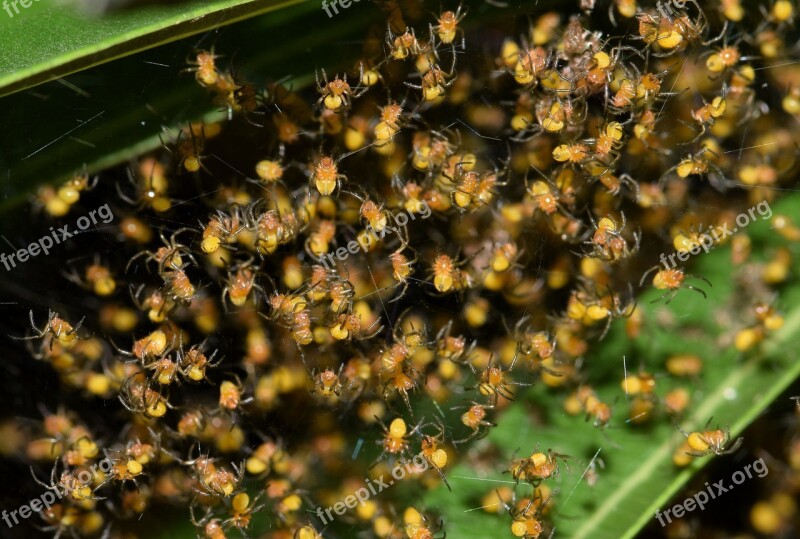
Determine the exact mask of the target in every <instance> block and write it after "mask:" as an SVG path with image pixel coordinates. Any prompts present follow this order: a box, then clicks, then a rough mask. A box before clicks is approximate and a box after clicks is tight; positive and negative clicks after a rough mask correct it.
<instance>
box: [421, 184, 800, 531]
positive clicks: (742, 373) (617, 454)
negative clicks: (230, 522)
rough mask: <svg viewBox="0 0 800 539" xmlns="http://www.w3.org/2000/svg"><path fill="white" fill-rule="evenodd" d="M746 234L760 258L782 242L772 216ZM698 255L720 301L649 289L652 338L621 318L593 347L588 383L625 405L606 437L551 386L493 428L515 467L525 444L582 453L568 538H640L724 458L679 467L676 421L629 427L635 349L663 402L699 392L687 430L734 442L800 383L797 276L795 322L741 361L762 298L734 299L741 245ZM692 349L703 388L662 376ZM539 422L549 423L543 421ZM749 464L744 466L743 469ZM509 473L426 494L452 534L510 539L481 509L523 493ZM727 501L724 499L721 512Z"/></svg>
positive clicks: (791, 297)
mask: <svg viewBox="0 0 800 539" xmlns="http://www.w3.org/2000/svg"><path fill="white" fill-rule="evenodd" d="M773 210H774V212H775V213H786V214H789V215H798V214H799V213H800V197H797V196H794V197H791V198H787V199H783V200H781V201H780V202H779V203H777V204H775V205H774V208H773ZM765 213H766V212H765ZM759 219H760V218H759ZM739 233H745V232H743V231H740V232H739ZM746 233H752V236H753V241H754V255H756V254H758V255H760V253H757V249H756V247H760V248H761V249H762V250H763V249H764V248H765V247H768V246H770V245H777V244H781V243H782V240H781V238H780V236H778V235H777V234H776V233H775V232H774V231H772V230H771V229H770V226H769V222H768V221H763V220H762V221H757V222H754V223H753V224H751V225H750V228H748V229H747V231H746ZM696 258H697V259H698V260H697V261H696V262H697V264H696V265H695V267H694V268H693V270H692V271H693V273H694V274H695V275H702V276H704V277H705V278H707V279H709V280H710V281H711V282H712V283H713V287H709V286H708V285H706V284H704V283H703V282H702V281H699V280H695V281H696V282H695V284H696V285H697V286H698V287H700V288H703V289H704V290H705V291H706V293H707V294H708V299H707V300H706V299H703V297H702V296H701V295H700V294H699V293H696V292H694V291H692V290H681V291H680V292H679V293H678V295H677V297H676V298H675V299H674V300H673V301H672V302H671V303H670V304H669V305H664V303H663V300H662V302H660V303H651V301H652V300H654V299H657V298H659V297H660V296H661V292H660V291H656V290H652V289H651V290H648V291H646V292H645V293H644V294H642V296H641V297H640V298H639V305H640V306H641V307H642V308H644V309H645V312H646V315H645V320H646V322H645V325H644V326H643V335H642V336H640V337H639V338H638V339H636V340H630V339H628V338H627V337H626V336H625V334H624V331H622V328H621V327H620V326H621V325H622V324H623V323H622V322H617V323H616V324H615V327H614V328H613V330H612V332H611V333H610V334H609V337H608V338H607V340H606V341H603V342H602V343H600V344H599V345H593V348H592V349H591V351H590V353H589V354H587V357H586V361H587V363H589V364H591V369H589V370H587V372H590V373H591V376H592V378H591V379H590V380H589V381H588V382H589V383H590V384H591V385H592V387H594V388H595V390H596V391H597V392H598V394H599V395H600V396H601V399H603V400H604V401H605V402H608V403H613V404H612V408H613V412H614V419H612V425H611V426H610V427H609V428H607V429H606V432H605V434H606V435H605V436H604V434H603V433H601V432H600V431H599V430H598V429H596V428H595V427H593V426H592V425H591V423H590V422H585V421H583V418H581V417H571V416H568V415H567V414H566V413H565V412H564V411H563V408H562V403H563V400H564V396H563V393H559V392H556V391H553V390H548V389H547V388H544V387H537V388H534V389H533V390H531V391H530V392H529V393H528V394H527V395H526V399H525V405H524V406H520V405H518V404H514V405H512V406H510V407H509V409H508V411H507V412H505V413H504V414H502V415H501V416H500V417H498V418H496V422H497V423H498V427H496V428H494V429H492V431H491V433H490V435H489V437H488V440H489V441H490V442H492V443H494V444H495V445H496V446H497V447H498V448H499V449H500V451H501V452H502V454H503V456H504V457H505V459H504V462H507V463H509V464H510V462H511V460H512V457H513V454H514V452H515V451H516V450H518V449H519V455H518V457H519V456H521V457H524V456H527V455H530V454H531V452H533V451H534V450H535V449H536V448H537V447H538V448H539V449H540V450H543V451H546V450H547V449H553V451H555V452H557V453H562V454H567V455H571V456H573V457H575V458H576V460H570V461H567V465H564V464H561V471H560V473H559V475H558V476H557V477H556V478H555V480H554V481H548V482H547V484H548V485H549V486H551V487H553V488H558V489H559V493H558V494H557V495H555V496H554V498H553V500H554V501H553V508H552V510H551V511H552V513H551V516H553V517H554V522H555V525H556V537H569V538H571V539H586V538H589V537H591V538H592V539H606V538H608V539H619V538H630V537H634V536H635V535H636V534H637V533H638V532H639V531H640V530H641V529H642V528H643V527H644V526H646V525H648V524H650V523H651V522H653V520H655V513H656V511H659V510H662V509H664V508H665V507H666V504H667V503H668V502H669V501H670V499H671V498H672V497H673V496H675V495H676V493H678V492H679V491H680V489H681V487H683V486H684V485H685V484H686V483H687V481H688V480H689V479H690V478H691V477H693V476H694V475H695V474H696V473H697V472H698V471H699V470H700V469H701V468H702V467H703V466H705V465H706V464H707V463H708V462H709V461H710V460H711V458H712V457H704V458H700V459H695V460H694V462H693V463H692V464H691V465H690V466H688V467H686V468H685V469H682V470H679V469H677V468H676V467H675V466H674V465H673V463H672V455H673V453H674V452H675V450H676V448H677V447H678V446H679V445H680V444H681V443H682V441H683V435H682V434H681V433H680V432H678V430H677V429H676V428H675V427H674V426H672V425H671V424H670V421H669V420H668V419H667V418H665V417H658V418H657V420H656V421H654V422H653V424H652V425H646V426H636V427H634V426H631V424H629V423H626V420H627V417H628V409H627V408H628V406H627V402H626V398H625V394H624V393H623V391H622V389H621V386H620V383H621V381H622V380H623V377H624V370H623V369H624V366H623V359H622V356H623V354H625V355H626V359H627V361H626V366H627V370H628V372H636V370H637V369H639V368H640V366H641V368H642V369H644V370H646V371H648V372H651V373H655V374H656V377H657V386H656V387H657V393H658V394H659V395H660V396H663V395H664V393H665V392H666V391H667V390H668V389H671V388H673V387H675V386H677V385H683V386H685V387H687V388H690V390H691V391H692V403H691V404H690V406H689V408H688V412H687V415H686V417H685V418H683V419H682V420H681V421H680V425H681V427H682V428H683V429H684V430H686V431H687V432H691V431H694V430H701V429H702V428H703V427H704V426H705V424H706V422H707V421H709V419H710V418H712V417H713V420H712V424H711V427H712V428H713V427H716V426H717V425H718V426H719V427H720V428H724V427H726V426H730V432H731V441H733V440H735V438H736V437H737V436H738V435H739V434H740V433H741V432H742V431H743V430H744V429H745V427H746V426H747V425H748V424H749V423H751V422H752V421H753V420H754V419H755V418H756V417H757V416H758V415H760V414H761V413H762V412H763V411H764V410H765V409H766V407H767V406H768V405H769V404H770V403H771V402H772V401H774V400H775V399H776V398H777V397H778V396H779V395H780V394H781V393H782V392H783V391H784V390H785V389H786V388H787V387H788V386H789V385H790V384H791V383H792V382H793V381H794V380H795V379H797V378H798V376H800V361H797V357H796V354H794V353H789V352H788V351H789V350H794V349H796V343H797V342H798V340H800V308H798V305H800V283H798V281H797V280H796V279H795V280H793V281H791V282H790V283H788V284H786V285H785V286H784V289H783V290H782V291H781V293H780V296H779V300H778V304H777V307H778V308H779V309H781V310H782V312H784V313H785V325H784V327H783V328H781V329H780V330H779V331H777V332H775V334H773V335H772V336H770V337H769V338H768V339H767V340H766V341H765V343H764V345H763V346H762V348H761V349H760V350H759V352H758V353H756V354H740V353H739V352H737V351H736V350H735V349H734V348H733V346H732V344H731V339H732V336H733V334H734V333H735V330H736V328H737V327H739V326H735V325H732V324H735V323H736V322H735V320H734V321H733V322H732V320H731V316H730V315H731V313H733V314H735V313H736V312H737V311H739V312H744V309H742V308H741V305H742V304H745V305H746V304H748V303H749V302H750V301H751V298H748V297H747V296H746V295H742V296H737V295H736V294H735V293H734V286H733V283H734V272H739V271H743V270H742V268H733V265H732V264H731V263H730V248H729V247H719V248H717V249H715V250H714V251H712V252H710V253H709V254H700V255H698V256H697V257H696ZM690 279H691V278H690ZM693 282H694V281H693ZM737 305H738V307H737ZM670 319H671V320H672V322H671V323H670V322H669V320H670ZM680 353H693V354H698V355H700V357H702V358H703V360H704V373H703V375H702V377H701V379H700V380H698V381H697V382H692V381H685V382H683V383H681V382H679V381H676V380H675V379H674V378H672V377H669V376H667V375H666V374H664V375H663V376H661V375H660V374H661V373H664V366H663V365H664V360H665V359H666V358H667V357H669V356H671V355H675V354H680ZM526 407H527V408H526ZM534 417H537V418H544V420H543V421H542V423H543V424H539V421H536V420H534V419H533V418H534ZM598 451H599V454H598V458H599V459H602V460H603V463H604V465H605V468H604V469H601V468H599V467H598V468H597V471H598V473H599V479H598V481H597V483H596V484H595V485H594V486H593V487H590V486H589V485H588V484H587V483H586V482H585V481H583V480H582V474H583V473H584V470H585V469H586V468H587V465H588V463H589V462H590V461H591V459H592V457H593V456H594V455H595V454H597V453H598ZM716 458H731V457H716ZM746 464H748V463H746V462H742V464H741V467H744V466H745V465H746ZM567 466H568V467H569V470H567ZM502 472H503V470H494V472H488V473H487V472H482V473H477V472H476V471H475V470H474V469H472V468H470V467H469V466H467V465H465V464H463V463H462V464H459V465H458V466H456V467H455V468H454V469H452V470H449V471H448V479H449V481H450V483H451V485H452V487H453V492H452V493H449V492H448V491H447V490H445V489H437V490H435V491H433V492H431V493H429V494H428V495H427V496H426V497H425V499H424V503H425V505H426V506H427V507H430V508H436V509H437V510H440V511H442V512H443V513H444V516H445V518H446V521H447V524H446V525H447V531H448V535H449V534H450V533H452V534H453V535H454V536H456V537H463V538H466V539H483V538H489V537H497V536H499V535H501V534H508V533H510V532H509V526H510V523H511V520H510V517H509V516H508V515H507V514H503V515H501V516H498V515H490V514H487V513H486V512H484V511H483V510H480V509H476V508H479V507H481V506H482V505H483V504H482V503H481V500H482V497H483V496H484V495H486V494H487V493H490V492H491V491H492V489H495V488H497V487H499V486H501V485H504V484H509V485H510V486H513V481H511V477H510V475H509V474H507V473H506V474H503V473H502ZM726 479H727V478H726ZM755 480H756V479H749V480H748V481H755ZM729 483H730V482H729V481H726V483H725V484H726V485H727V484H729ZM517 490H518V494H517V495H518V496H522V495H528V494H529V493H530V487H529V486H526V485H523V484H521V485H520V486H519V487H517ZM691 494H693V492H690V493H688V495H689V496H690V495H691ZM494 500H497V497H496V496H495V497H494ZM724 503H725V501H724V500H712V501H711V502H709V505H712V504H717V505H719V504H724ZM707 507H708V506H707Z"/></svg>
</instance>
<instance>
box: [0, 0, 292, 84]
mask: <svg viewBox="0 0 800 539" xmlns="http://www.w3.org/2000/svg"><path fill="white" fill-rule="evenodd" d="M301 1H302V0H194V1H192V2H174V3H173V2H170V3H165V4H161V5H148V6H143V7H137V8H135V9H128V10H124V11H116V12H113V13H110V14H107V15H106V16H103V17H97V16H94V15H91V14H89V13H87V12H85V11H83V10H79V9H76V8H75V7H73V6H69V5H60V4H58V3H56V2H54V1H52V0H43V1H40V0H24V2H25V3H28V4H29V5H30V7H27V8H25V7H24V4H23V0H21V1H20V2H19V3H18V2H11V3H9V4H10V5H8V6H6V8H7V9H6V10H5V11H0V96H3V95H6V94H9V93H12V92H16V91H18V90H21V89H24V88H28V87H30V86H33V85H36V84H40V83H42V82H46V81H50V80H53V79H56V78H58V77H62V76H64V75H67V74H69V73H74V72H76V71H79V70H81V69H85V68H87V67H90V66H93V65H97V64H100V63H103V62H107V61H109V60H113V59H115V58H119V57H121V56H126V55H129V54H132V53H135V52H137V51H141V50H144V49H148V48H151V47H154V46H156V45H159V44H162V43H169V42H171V41H176V40H178V39H181V38H184V37H186V36H190V35H194V34H197V33H199V32H203V31H206V30H209V29H211V28H218V27H220V26H223V25H226V24H230V23H233V22H236V21H238V20H242V19H246V18H249V17H252V16H255V15H258V14H260V13H266V12H269V11H274V10H277V9H281V8H283V7H286V6H291V5H293V4H297V3H299V2H301ZM31 2H32V3H31ZM15 10H17V11H18V12H15Z"/></svg>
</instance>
